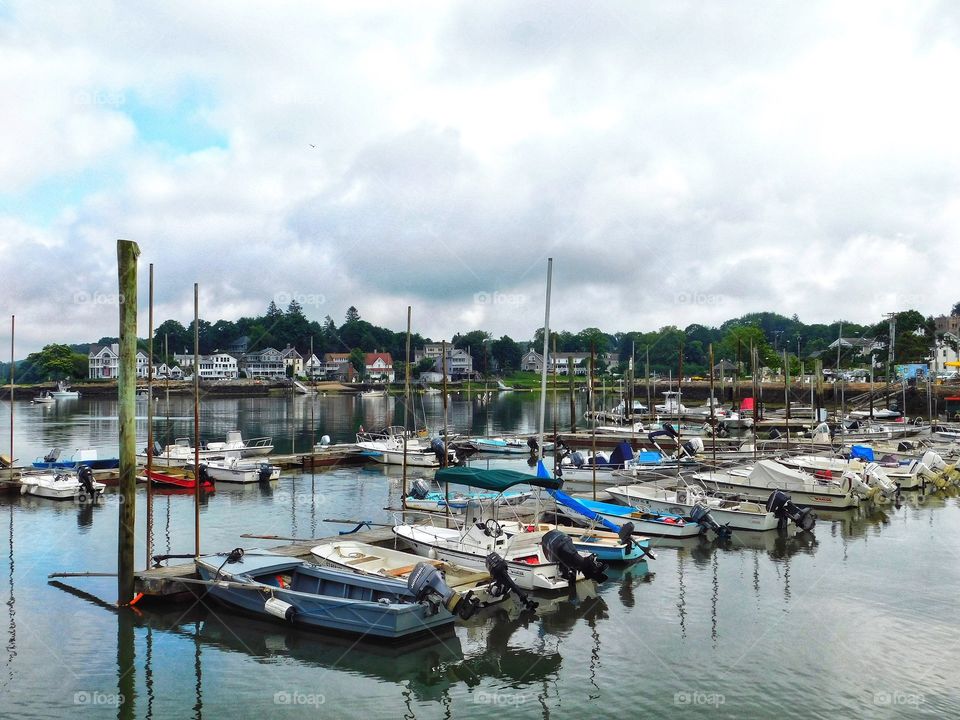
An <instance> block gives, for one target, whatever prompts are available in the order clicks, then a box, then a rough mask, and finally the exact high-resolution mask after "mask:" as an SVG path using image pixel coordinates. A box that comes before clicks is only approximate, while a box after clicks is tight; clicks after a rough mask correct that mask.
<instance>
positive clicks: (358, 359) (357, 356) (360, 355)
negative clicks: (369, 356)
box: [350, 348, 367, 380]
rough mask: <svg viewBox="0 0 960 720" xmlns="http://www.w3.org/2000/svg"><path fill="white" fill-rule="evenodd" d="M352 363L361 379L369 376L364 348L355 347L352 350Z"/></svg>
mask: <svg viewBox="0 0 960 720" xmlns="http://www.w3.org/2000/svg"><path fill="white" fill-rule="evenodd" d="M350 364H351V365H353V369H354V370H356V371H357V375H359V376H360V379H361V380H364V379H365V378H366V377H367V362H366V356H365V353H364V352H363V350H361V349H360V348H354V349H353V350H351V351H350Z"/></svg>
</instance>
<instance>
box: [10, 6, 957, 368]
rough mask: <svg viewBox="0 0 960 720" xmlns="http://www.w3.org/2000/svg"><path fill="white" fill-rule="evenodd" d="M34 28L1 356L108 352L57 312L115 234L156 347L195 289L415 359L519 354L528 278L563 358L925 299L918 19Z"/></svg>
mask: <svg viewBox="0 0 960 720" xmlns="http://www.w3.org/2000/svg"><path fill="white" fill-rule="evenodd" d="M55 12H56V17H55V18H53V17H52V16H51V14H50V13H51V8H50V7H48V6H43V5H42V4H36V3H21V4H14V5H13V9H12V13H11V15H12V20H6V21H0V37H2V38H3V43H2V45H0V80H2V81H3V83H4V87H6V88H9V90H8V93H10V95H9V96H10V97H13V98H15V99H16V102H15V103H13V104H12V105H9V106H10V107H11V108H12V110H13V111H9V112H6V113H3V115H2V116H0V132H3V134H4V137H7V138H14V139H15V142H12V143H9V146H10V148H9V152H5V154H4V156H3V158H0V193H5V194H6V197H7V198H8V201H7V202H5V203H4V204H3V205H2V206H0V208H3V209H2V210H0V230H2V232H3V236H2V237H0V246H2V247H3V249H4V252H5V255H6V254H7V253H9V252H12V251H15V252H16V257H17V260H18V269H19V270H22V272H18V273H17V277H16V278H15V279H13V280H11V281H10V282H8V283H6V284H5V286H4V287H3V290H2V292H0V298H2V299H3V300H4V302H3V303H2V304H3V305H4V306H9V308H10V311H11V312H17V314H18V316H22V318H23V322H22V324H21V327H23V328H24V330H23V331H22V334H21V338H22V342H23V345H24V346H25V347H26V348H27V349H28V350H30V349H35V348H36V347H38V346H39V345H41V344H43V342H46V341H54V340H61V341H80V340H85V339H96V338H98V337H99V336H101V335H109V334H113V333H115V328H116V319H115V314H114V313H113V310H111V309H109V308H106V307H104V306H102V305H90V304H88V305H82V304H78V303H75V302H71V301H70V298H71V297H72V293H73V292H85V293H93V294H95V293H102V294H108V293H109V292H110V291H111V290H113V288H114V285H115V275H116V270H115V256H116V254H115V247H114V241H115V239H116V238H117V237H127V238H131V239H135V240H137V241H138V242H139V243H140V245H141V248H142V250H143V255H142V259H143V272H142V274H143V276H144V278H145V276H146V263H147V262H151V261H152V262H154V263H155V265H156V272H157V302H158V308H157V315H158V318H159V319H164V318H165V317H167V316H168V314H169V315H175V316H176V317H178V318H179V319H181V320H188V319H189V317H190V316H191V315H192V283H193V282H194V281H198V282H200V284H201V288H202V298H203V302H202V305H203V307H202V314H203V315H204V317H207V318H209V319H211V320H212V319H216V318H218V317H229V318H235V317H237V316H239V315H241V314H251V313H258V312H260V311H262V310H263V308H264V307H265V306H266V304H267V302H269V300H270V299H271V298H272V297H273V296H274V295H275V294H276V293H287V294H299V295H309V296H311V297H312V298H315V299H319V298H320V297H321V296H322V297H323V299H324V301H325V302H323V303H319V302H316V303H314V304H313V305H308V306H307V307H306V310H307V312H308V314H309V315H311V316H313V317H316V318H318V319H319V318H322V316H323V315H325V314H328V313H329V314H330V315H332V316H333V317H334V318H336V319H338V320H339V319H340V318H341V317H342V316H343V312H344V310H345V308H346V307H347V306H348V305H350V304H353V305H356V306H357V307H358V308H359V309H360V311H361V313H362V315H363V316H364V317H365V318H367V319H369V320H371V321H374V322H380V323H384V324H388V325H390V326H392V327H394V328H398V329H399V328H401V327H402V326H403V325H404V321H405V309H406V306H407V304H411V305H413V306H414V321H415V325H416V327H417V329H418V330H419V331H420V332H421V333H422V334H424V335H432V336H435V337H440V336H447V337H449V336H450V335H451V334H452V333H453V332H454V331H456V330H465V329H470V327H474V326H482V327H484V328H485V329H488V330H491V331H492V332H494V334H496V335H500V334H503V333H508V334H510V335H512V336H513V337H515V338H518V339H522V338H525V337H528V336H529V335H531V334H532V332H533V330H534V329H535V328H536V327H539V326H540V324H541V323H542V317H543V308H542V299H543V284H544V270H545V268H544V265H545V262H544V261H545V259H546V257H547V256H548V255H552V256H553V257H554V258H555V264H556V277H555V280H556V283H555V286H554V287H555V292H554V309H553V317H554V322H553V324H554V325H555V326H557V327H566V328H568V329H571V330H578V329H580V328H581V327H585V326H600V327H602V328H604V329H608V330H611V331H613V330H626V329H649V328H654V327H660V326H662V325H667V324H674V325H680V326H684V325H686V324H688V323H692V322H701V323H707V324H710V323H716V322H722V321H723V320H725V319H727V318H729V317H733V316H736V315H739V314H742V313H744V312H749V311H757V310H774V311H779V312H782V313H784V314H787V315H790V314H793V313H796V314H798V315H799V316H800V317H801V318H802V319H804V320H806V321H810V322H812V321H829V320H832V319H836V318H839V317H841V316H842V317H844V318H846V319H850V320H858V321H864V322H866V321H873V320H876V319H877V317H878V314H879V313H882V312H885V311H888V310H891V309H899V308H896V307H894V306H895V305H898V304H900V303H901V302H902V303H907V301H910V302H909V304H910V305H912V306H914V307H916V308H917V309H919V310H921V311H922V312H924V313H927V314H936V313H939V312H943V311H945V310H947V309H948V308H949V307H950V306H951V305H952V304H953V302H955V301H956V300H957V297H955V294H956V293H955V285H954V284H953V283H952V282H951V280H950V278H949V276H948V275H947V273H945V272H943V267H944V260H945V259H947V258H952V257H953V256H954V255H955V252H956V250H955V242H956V241H955V238H956V237H957V230H958V223H960V213H958V212H957V210H956V208H957V207H958V205H960V198H958V191H957V188H958V187H960V183H958V176H957V173H958V171H957V168H958V167H960V164H958V162H957V161H958V159H960V158H958V151H960V147H958V141H957V139H956V132H955V128H956V127H957V126H958V122H957V121H958V119H960V118H958V115H960V107H958V103H960V101H958V100H957V98H956V94H955V93H951V92H949V88H950V87H952V75H951V73H952V68H954V67H956V66H957V64H958V50H960V33H958V32H956V28H957V27H960V23H957V21H956V14H955V12H954V11H953V10H952V9H951V8H950V6H949V5H937V4H932V3H919V4H911V5H909V6H905V5H902V4H891V5H886V6H884V8H883V9H882V10H880V9H877V8H876V7H875V5H874V4H872V3H869V4H868V3H845V4H842V5H837V4H833V3H816V2H815V3H804V4H803V5H802V6H801V5H792V4H787V3H763V2H734V3H725V4H723V5H716V6H711V7H709V8H706V7H703V6H699V5H687V4H676V3H670V4H659V5H657V4H653V5H637V4H635V3H615V2H608V3H600V4H594V5H591V6H590V7H589V8H588V9H587V8H584V6H583V5H582V4H580V3H563V2H561V3H553V2H551V3H547V4H544V3H541V4H537V3H523V4H521V5H517V4H516V3H484V4H475V3H454V4H449V3H425V4H418V5H415V6H404V7H403V8H399V7H397V6H395V5H394V4H392V3H364V4H362V5H360V6H344V5H342V4H337V3H312V2H311V3H294V4H284V5H281V6H277V7H266V6H263V7H257V6H249V5H248V6H243V7H242V9H240V8H238V7H237V6H236V5H234V4H230V3H209V4H206V3H205V4H203V5H200V6H197V5H195V4H189V3H166V4H163V5H158V6H146V7H136V8H135V7H133V6H127V5H124V4H120V3H111V2H106V1H105V0H104V1H102V2H98V3H93V4H84V5H62V6H57V8H56V10H55ZM951 28H952V29H951ZM85 98H86V99H87V101H86V102H84V99H85ZM135 99H137V100H138V101H139V102H140V104H142V105H145V106H146V107H147V108H152V109H153V110H154V111H155V112H156V113H157V115H156V118H163V122H166V123H170V124H172V125H174V126H176V125H177V124H178V122H179V121H177V120H176V119H174V120H169V119H168V118H170V117H171V116H175V114H176V113H177V112H181V113H183V114H184V115H187V114H189V115H190V121H191V122H194V121H195V120H196V119H197V118H200V119H201V120H202V121H203V122H206V123H208V124H209V125H210V131H211V133H212V134H213V135H216V136H219V137H222V138H224V139H225V142H224V143H223V144H224V145H225V147H219V146H217V147H210V148H206V149H201V150H197V149H196V148H194V147H190V148H181V149H180V150H179V151H178V150H177V147H176V138H177V131H178V129H179V128H178V127H167V128H160V130H161V131H163V130H166V131H169V135H170V137H171V138H173V139H172V140H170V141H169V142H167V143H165V144H158V143H153V142H149V141H148V140H147V138H146V136H145V133H144V128H142V127H141V128H138V127H137V126H136V123H135V121H136V120H137V119H138V118H136V117H132V116H131V113H132V107H133V102H134V100H135ZM184 103H185V105H184ZM182 105H183V107H181V106H182ZM183 122H184V124H186V122H187V118H186V117H185V118H184V120H183ZM161 124H162V123H161ZM311 146H315V147H311ZM102 175H106V176H108V177H109V178H110V179H108V180H103V179H102V178H99V176H102ZM97 178H99V179H97ZM50 182H54V183H61V184H62V183H65V182H66V183H76V185H77V187H78V188H80V189H82V188H83V187H85V186H86V184H89V185H90V192H89V193H87V194H86V197H81V199H80V200H79V201H78V200H76V199H75V198H64V199H62V201H61V200H59V199H58V198H57V197H56V196H55V195H53V196H50V197H46V196H44V202H45V203H46V204H48V205H49V208H48V213H47V215H48V216H49V217H52V218H54V219H53V220H51V221H50V222H49V223H47V224H45V225H42V224H38V223H40V221H39V220H36V219H31V218H30V216H29V214H28V213H26V212H19V211H18V209H17V205H18V199H22V200H24V202H26V200H28V199H31V195H30V193H32V192H38V190H37V188H43V187H44V186H45V184H46V183H50ZM81 195H83V193H81ZM0 199H2V198H0ZM33 200H34V201H35V198H33ZM44 268H48V269H49V268H56V269H57V272H58V273H62V272H63V271H64V269H65V270H66V275H67V276H68V277H69V278H70V282H69V290H68V289H65V288H64V286H63V285H58V286H56V287H54V288H51V287H50V286H49V283H47V282H46V279H45V274H44ZM143 288H144V289H143V290H142V297H144V298H145V297H146V291H145V285H143ZM483 293H487V294H490V295H491V297H492V296H494V295H495V294H497V293H499V294H500V297H501V298H502V299H503V300H504V301H503V302H492V303H487V304H484V303H481V302H478V301H477V299H476V296H477V295H478V294H483ZM104 297H106V295H104ZM519 298H523V301H522V302H521V301H519Z"/></svg>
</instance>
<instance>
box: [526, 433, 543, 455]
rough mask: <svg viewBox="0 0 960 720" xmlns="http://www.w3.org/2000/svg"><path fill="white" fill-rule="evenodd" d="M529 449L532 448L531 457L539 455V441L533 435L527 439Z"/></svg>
mask: <svg viewBox="0 0 960 720" xmlns="http://www.w3.org/2000/svg"><path fill="white" fill-rule="evenodd" d="M527 447H528V448H530V454H531V455H537V454H539V449H540V446H539V445H538V444H537V439H536V438H535V437H533V435H531V436H530V437H528V438H527Z"/></svg>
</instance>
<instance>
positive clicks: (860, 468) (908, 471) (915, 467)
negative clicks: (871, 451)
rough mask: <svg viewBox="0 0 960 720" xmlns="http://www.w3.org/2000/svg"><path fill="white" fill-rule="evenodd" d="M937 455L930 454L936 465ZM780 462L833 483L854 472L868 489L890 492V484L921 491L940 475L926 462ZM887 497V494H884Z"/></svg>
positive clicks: (802, 458)
mask: <svg viewBox="0 0 960 720" xmlns="http://www.w3.org/2000/svg"><path fill="white" fill-rule="evenodd" d="M934 455H935V453H930V458H929V459H930V460H931V462H934V461H933V456H934ZM925 458H926V456H925ZM777 462H779V463H780V464H781V465H784V466H786V467H788V468H794V469H796V470H802V471H804V472H808V473H813V474H814V475H821V476H829V477H831V478H833V479H840V478H842V477H843V475H844V474H845V473H847V472H853V473H856V474H857V475H859V476H861V477H862V478H863V479H864V480H866V482H867V484H868V485H873V484H877V485H879V486H880V487H881V488H883V489H884V490H886V489H887V486H888V483H889V484H897V485H899V486H900V489H901V490H911V489H913V488H916V487H920V485H921V484H922V483H923V482H924V480H926V481H930V482H933V481H934V480H935V479H936V473H935V472H934V471H933V469H932V468H931V467H930V466H929V465H926V464H924V462H923V461H918V460H911V461H907V462H906V463H904V464H900V463H899V462H896V461H895V462H893V463H891V464H889V465H888V464H879V463H875V462H873V461H872V460H868V459H858V458H856V457H850V458H840V457H826V456H822V455H786V456H784V457H779V458H777ZM941 462H942V461H941ZM871 480H875V482H871ZM884 494H887V493H886V492H884Z"/></svg>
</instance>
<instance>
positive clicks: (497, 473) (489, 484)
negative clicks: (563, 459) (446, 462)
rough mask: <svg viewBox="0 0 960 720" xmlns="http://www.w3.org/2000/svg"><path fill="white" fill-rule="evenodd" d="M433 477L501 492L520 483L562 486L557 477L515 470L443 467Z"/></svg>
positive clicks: (556, 487) (447, 481) (544, 486)
mask: <svg viewBox="0 0 960 720" xmlns="http://www.w3.org/2000/svg"><path fill="white" fill-rule="evenodd" d="M435 478H436V480H437V482H441V483H443V482H446V483H451V484H453V485H469V486H470V487H475V488H482V489H484V490H494V491H496V492H503V491H504V490H506V489H508V488H511V487H513V486H514V485H519V484H521V483H527V484H529V485H534V486H536V487H542V488H546V489H547V490H559V489H560V488H561V487H563V481H562V480H560V479H559V478H552V477H538V476H536V475H528V474H527V473H522V472H517V471H516V470H482V469H480V468H471V467H454V468H443V469H442V470H437V474H436V476H435Z"/></svg>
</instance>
